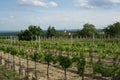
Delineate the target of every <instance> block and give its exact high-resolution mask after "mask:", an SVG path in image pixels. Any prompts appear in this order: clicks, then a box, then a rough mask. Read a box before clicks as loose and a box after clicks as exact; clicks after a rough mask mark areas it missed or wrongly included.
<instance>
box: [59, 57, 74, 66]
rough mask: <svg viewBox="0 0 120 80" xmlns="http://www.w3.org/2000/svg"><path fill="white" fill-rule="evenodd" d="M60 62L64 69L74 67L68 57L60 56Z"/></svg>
mask: <svg viewBox="0 0 120 80" xmlns="http://www.w3.org/2000/svg"><path fill="white" fill-rule="evenodd" d="M58 58H59V59H58V61H59V64H60V65H61V66H62V67H63V68H69V67H70V66H71V65H72V61H71V59H70V58H69V57H67V56H61V55H60V56H59V57H58Z"/></svg>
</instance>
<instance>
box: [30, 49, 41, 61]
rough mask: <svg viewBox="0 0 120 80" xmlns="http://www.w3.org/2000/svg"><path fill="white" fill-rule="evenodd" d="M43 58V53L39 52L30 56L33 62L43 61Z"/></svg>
mask: <svg viewBox="0 0 120 80" xmlns="http://www.w3.org/2000/svg"><path fill="white" fill-rule="evenodd" d="M42 56H43V55H42V53H41V52H38V51H36V52H34V53H33V54H31V55H30V57H31V59H32V60H33V61H38V60H41V58H42Z"/></svg>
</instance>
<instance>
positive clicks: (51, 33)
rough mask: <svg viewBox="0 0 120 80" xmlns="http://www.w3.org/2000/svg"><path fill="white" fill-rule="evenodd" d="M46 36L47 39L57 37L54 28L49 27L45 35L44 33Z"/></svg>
mask: <svg viewBox="0 0 120 80" xmlns="http://www.w3.org/2000/svg"><path fill="white" fill-rule="evenodd" d="M46 36H47V38H49V37H55V36H57V31H56V29H55V28H54V27H51V26H49V27H48V30H47V33H46Z"/></svg>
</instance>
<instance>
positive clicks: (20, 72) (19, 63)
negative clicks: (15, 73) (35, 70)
mask: <svg viewBox="0 0 120 80" xmlns="http://www.w3.org/2000/svg"><path fill="white" fill-rule="evenodd" d="M20 74H21V58H20V56H19V75H20Z"/></svg>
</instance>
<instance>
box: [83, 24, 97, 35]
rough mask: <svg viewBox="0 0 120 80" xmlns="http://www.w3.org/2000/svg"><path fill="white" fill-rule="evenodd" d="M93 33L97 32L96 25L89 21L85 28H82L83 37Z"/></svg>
mask: <svg viewBox="0 0 120 80" xmlns="http://www.w3.org/2000/svg"><path fill="white" fill-rule="evenodd" d="M93 34H97V30H96V28H95V26H94V25H93V24H89V23H86V24H84V25H83V29H82V30H81V35H82V36H83V37H92V36H93Z"/></svg>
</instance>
